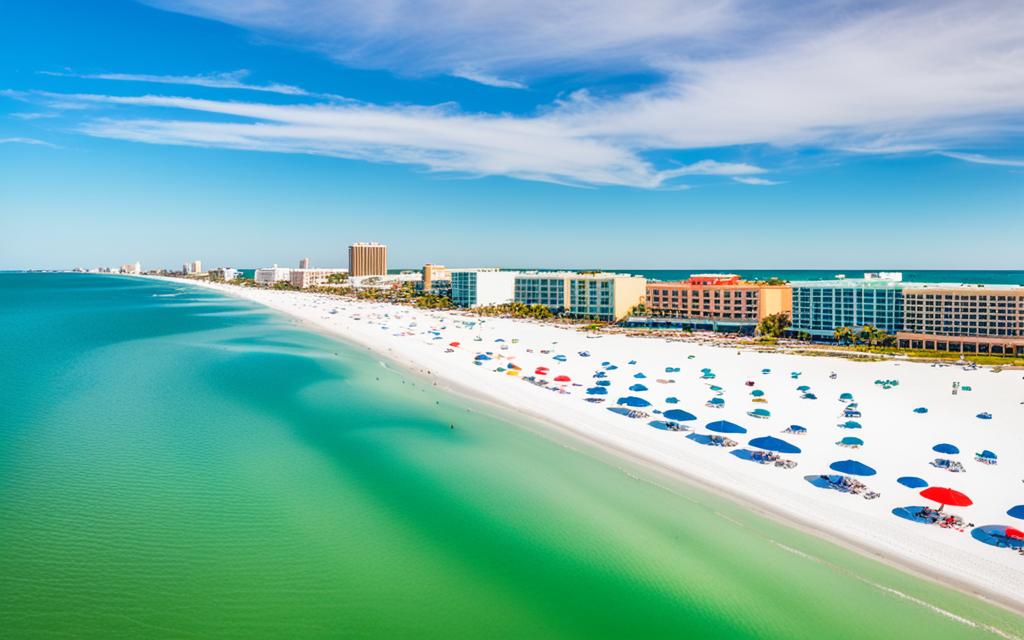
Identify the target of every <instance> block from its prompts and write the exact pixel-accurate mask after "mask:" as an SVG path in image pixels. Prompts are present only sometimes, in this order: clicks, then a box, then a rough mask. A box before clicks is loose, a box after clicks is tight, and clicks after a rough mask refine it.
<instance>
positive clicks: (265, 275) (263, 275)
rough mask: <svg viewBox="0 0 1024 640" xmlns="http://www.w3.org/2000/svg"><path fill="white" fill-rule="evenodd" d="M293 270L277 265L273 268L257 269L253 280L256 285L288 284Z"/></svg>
mask: <svg viewBox="0 0 1024 640" xmlns="http://www.w3.org/2000/svg"><path fill="white" fill-rule="evenodd" d="M291 275H292V270H291V269H289V268H288V267H279V266H277V265H276V264H275V265H274V266H272V267H263V268H262V269H257V270H256V273H255V275H254V276H253V280H255V281H256V284H262V285H271V284H274V283H275V282H288V281H289V280H290V279H291Z"/></svg>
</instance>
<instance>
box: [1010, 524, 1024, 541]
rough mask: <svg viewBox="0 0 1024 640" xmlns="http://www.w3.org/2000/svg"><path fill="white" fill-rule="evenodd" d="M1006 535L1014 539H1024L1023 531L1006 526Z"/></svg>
mask: <svg viewBox="0 0 1024 640" xmlns="http://www.w3.org/2000/svg"><path fill="white" fill-rule="evenodd" d="M1006 537H1007V538H1013V539H1015V540H1024V531H1021V530H1020V529H1015V528H1013V527H1006Z"/></svg>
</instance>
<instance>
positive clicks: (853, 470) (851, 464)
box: [828, 460, 927, 497]
mask: <svg viewBox="0 0 1024 640" xmlns="http://www.w3.org/2000/svg"><path fill="white" fill-rule="evenodd" d="M828 468H829V469H831V470H833V471H838V472H839V473H845V474H848V475H851V476H873V475H875V474H876V473H878V472H877V471H875V470H874V469H872V468H871V467H869V466H868V465H866V464H864V463H863V462H857V461H856V460H838V461H836V462H833V463H832V464H830V465H828ZM925 497H927V496H925Z"/></svg>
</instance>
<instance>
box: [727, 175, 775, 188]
mask: <svg viewBox="0 0 1024 640" xmlns="http://www.w3.org/2000/svg"><path fill="white" fill-rule="evenodd" d="M733 180H735V181H736V182H741V183H743V184H749V185H754V186H756V187H773V186H775V185H777V184H783V183H782V182H779V181H778V180H767V179H765V178H744V177H741V176H735V177H733Z"/></svg>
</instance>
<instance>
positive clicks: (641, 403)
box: [615, 396, 651, 407]
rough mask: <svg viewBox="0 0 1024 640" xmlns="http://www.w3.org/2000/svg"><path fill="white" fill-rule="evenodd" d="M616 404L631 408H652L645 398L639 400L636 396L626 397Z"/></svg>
mask: <svg viewBox="0 0 1024 640" xmlns="http://www.w3.org/2000/svg"><path fill="white" fill-rule="evenodd" d="M615 404H624V405H627V406H630V407H649V406H651V403H650V402H648V401H646V400H644V399H643V398H638V397H636V396H625V397H622V398H619V400H618V402H616V403H615Z"/></svg>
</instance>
